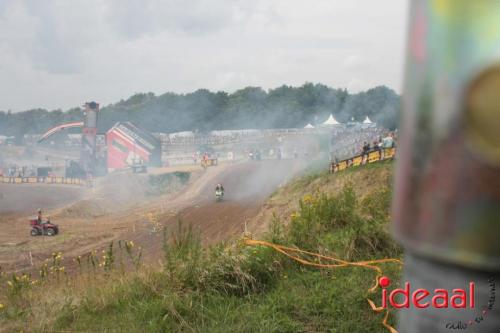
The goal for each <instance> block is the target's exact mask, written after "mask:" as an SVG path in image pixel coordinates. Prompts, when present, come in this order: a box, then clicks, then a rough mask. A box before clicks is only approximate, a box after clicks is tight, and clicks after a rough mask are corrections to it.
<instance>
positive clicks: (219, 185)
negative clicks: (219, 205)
mask: <svg viewBox="0 0 500 333" xmlns="http://www.w3.org/2000/svg"><path fill="white" fill-rule="evenodd" d="M217 191H221V192H222V194H224V186H222V184H221V183H219V184H217V186H216V187H215V192H217Z"/></svg>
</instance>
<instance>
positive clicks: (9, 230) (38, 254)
mask: <svg viewBox="0 0 500 333" xmlns="http://www.w3.org/2000/svg"><path fill="white" fill-rule="evenodd" d="M303 164H304V163H303V162H301V161H261V162H247V163H241V164H235V165H220V166H217V167H211V168H208V169H207V170H206V171H198V172H195V173H193V175H192V179H191V181H190V183H189V184H188V185H186V186H185V187H184V188H183V189H182V190H180V191H178V192H176V193H171V194H166V195H163V196H161V197H141V196H140V195H135V194H136V192H137V191H135V190H134V187H135V186H137V185H135V184H133V186H131V188H132V191H131V193H132V194H134V195H135V196H133V198H135V199H134V200H132V201H130V200H128V201H116V200H115V201H113V200H112V199H113V198H112V197H113V195H111V196H110V195H108V194H106V195H104V198H103V197H99V196H102V193H100V192H96V190H82V189H79V190H78V191H77V192H78V196H76V197H73V196H71V195H69V194H68V189H67V188H61V187H59V188H58V187H55V186H42V187H41V188H36V190H35V189H34V190H35V192H37V193H36V195H34V196H27V195H26V196H25V199H26V200H24V201H23V202H24V207H18V208H16V210H15V212H16V213H15V214H8V215H6V214H3V215H0V226H1V228H0V266H2V267H3V269H4V270H8V271H9V270H10V271H21V270H29V269H31V268H32V267H36V266H37V265H39V264H40V263H41V262H42V261H43V260H44V259H46V258H47V257H49V256H50V254H51V253H52V252H55V251H61V252H63V255H64V257H65V258H67V260H69V259H70V258H73V257H75V256H78V255H83V254H85V253H88V252H89V251H91V250H94V249H97V250H99V249H102V248H104V247H105V246H106V245H107V244H109V242H110V241H112V240H118V239H122V240H133V241H134V242H135V243H136V244H139V245H141V246H142V247H143V254H144V259H145V261H147V262H150V263H154V262H155V261H156V260H158V259H160V258H161V257H162V253H161V244H162V233H161V230H160V228H161V226H163V225H167V226H169V227H170V228H172V229H173V228H175V227H176V225H177V223H178V220H179V219H180V220H182V221H183V224H185V225H192V226H193V228H194V229H195V230H198V231H199V232H200V234H201V236H202V239H203V241H204V243H206V244H210V243H214V242H216V241H219V240H222V239H229V238H231V237H235V236H239V235H241V233H242V232H243V230H244V225H245V222H246V221H249V220H250V219H251V218H252V217H254V216H255V215H257V214H258V212H259V211H260V208H261V205H262V203H263V202H264V200H265V199H266V198H267V197H268V196H269V195H270V194H271V193H272V192H273V191H274V190H275V189H276V188H277V187H278V186H279V185H280V184H282V183H284V182H285V181H286V180H287V179H288V178H289V177H291V176H292V175H294V174H296V173H297V172H298V171H299V170H300V169H301V168H302V166H303ZM125 177H129V176H125ZM120 181H121V182H122V181H123V180H120ZM218 182H220V183H222V184H223V185H224V187H225V189H226V196H225V199H224V201H223V202H219V203H216V202H215V200H214V196H213V195H214V188H215V185H216V184H217V183H218ZM120 185H122V184H120ZM11 186H12V185H11ZM21 186H23V185H18V186H17V187H15V188H16V190H15V191H14V190H12V189H10V188H9V189H8V191H9V193H11V195H13V196H17V197H22V196H23V194H22V193H23V191H26V189H25V188H22V189H21ZM107 190H108V192H103V193H109V189H107ZM125 190H126V189H124V188H122V187H119V191H120V194H122V195H123V192H124V191H125ZM0 191H5V189H2V187H0ZM69 191H70V192H71V191H73V189H72V190H69ZM81 191H85V193H81ZM14 192H15V194H14ZM0 193H2V192H0ZM47 194H50V197H51V198H52V199H53V200H54V201H50V202H49V203H47V204H45V205H42V204H39V205H37V204H36V203H38V202H40V201H39V198H42V197H45V198H46V195H47ZM81 198H83V199H81ZM52 199H51V200H52ZM70 202H73V204H69V203H70ZM52 203H53V204H52ZM104 203H106V205H107V206H109V205H110V203H111V204H112V205H113V207H112V208H113V209H108V208H109V207H107V206H106V205H104ZM103 205H104V207H105V208H104V209H101V208H102V207H103ZM38 206H42V207H44V208H46V207H50V209H48V210H49V212H48V213H49V214H50V215H51V216H52V219H53V221H54V222H56V223H58V224H59V226H60V228H61V234H60V235H58V236H56V237H31V236H29V225H28V222H27V219H28V217H30V216H31V215H32V214H33V211H34V210H35V209H36V208H37V207H38ZM61 206H64V207H61ZM1 209H2V210H4V211H6V209H5V208H1ZM0 211H1V210H0ZM20 211H21V212H22V213H18V212H20ZM148 214H153V215H154V216H155V217H156V219H157V220H158V225H154V224H153V223H151V221H150V220H149V218H148ZM159 226H160V228H159ZM30 252H31V258H32V259H31V258H30ZM31 260H32V261H33V266H31Z"/></svg>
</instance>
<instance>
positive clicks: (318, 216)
mask: <svg viewBox="0 0 500 333" xmlns="http://www.w3.org/2000/svg"><path fill="white" fill-rule="evenodd" d="M389 203H390V192H389V191H388V190H387V189H384V190H382V191H380V192H377V193H373V194H371V195H369V196H367V197H366V198H365V199H364V200H363V202H362V204H361V205H360V204H359V202H358V199H357V196H356V193H355V191H354V189H353V187H352V185H347V186H346V187H344V189H343V190H342V191H341V192H340V193H338V194H337V195H335V196H329V195H326V194H318V195H316V196H312V195H306V196H305V197H304V198H303V199H302V200H301V201H300V205H299V207H300V208H299V210H298V212H296V213H294V214H292V216H291V222H290V226H289V241H290V242H291V243H292V244H294V245H296V246H297V247H299V248H304V249H308V250H310V251H320V252H321V251H327V252H333V253H335V254H336V255H337V256H339V257H340V258H341V259H344V260H356V259H361V258H366V257H370V258H372V257H380V256H382V257H384V256H399V254H400V250H399V249H398V246H397V245H396V244H395V243H394V242H393V241H392V240H391V237H390V235H389V233H388V232H387V230H386V225H387V223H388V209H389Z"/></svg>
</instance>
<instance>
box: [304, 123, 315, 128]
mask: <svg viewBox="0 0 500 333" xmlns="http://www.w3.org/2000/svg"><path fill="white" fill-rule="evenodd" d="M304 128H314V126H313V125H311V124H307V125H306V126H304Z"/></svg>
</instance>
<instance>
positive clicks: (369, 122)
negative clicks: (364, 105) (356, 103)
mask: <svg viewBox="0 0 500 333" xmlns="http://www.w3.org/2000/svg"><path fill="white" fill-rule="evenodd" d="M363 124H373V122H372V121H371V120H370V118H368V116H366V118H365V120H363Z"/></svg>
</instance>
